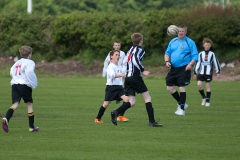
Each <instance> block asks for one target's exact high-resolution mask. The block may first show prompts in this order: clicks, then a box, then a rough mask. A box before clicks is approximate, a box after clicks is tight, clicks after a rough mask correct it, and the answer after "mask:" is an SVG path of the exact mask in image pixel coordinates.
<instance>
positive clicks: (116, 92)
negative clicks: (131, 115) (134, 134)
mask: <svg viewBox="0 0 240 160" xmlns="http://www.w3.org/2000/svg"><path fill="white" fill-rule="evenodd" d="M119 58H120V51H119V50H113V51H111V52H110V61H111V62H110V64H109V65H108V67H107V83H106V89H105V99H104V102H103V105H102V106H101V107H100V109H99V111H98V115H97V117H96V118H95V122H96V123H103V120H102V119H101V118H102V116H103V114H104V112H105V110H106V108H107V107H108V105H109V102H111V101H112V100H116V99H123V101H124V103H123V104H122V106H124V105H126V103H129V102H128V101H129V100H128V97H127V96H125V95H124V89H123V87H122V85H123V81H122V77H124V76H125V75H124V73H123V72H122V66H121V65H119V64H118V61H119ZM122 113H124V112H122ZM118 121H123V122H126V121H128V119H127V118H126V117H124V116H118Z"/></svg>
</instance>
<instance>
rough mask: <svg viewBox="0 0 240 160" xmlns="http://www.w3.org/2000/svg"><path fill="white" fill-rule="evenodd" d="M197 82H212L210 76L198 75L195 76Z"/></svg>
mask: <svg viewBox="0 0 240 160" xmlns="http://www.w3.org/2000/svg"><path fill="white" fill-rule="evenodd" d="M197 80H198V81H205V82H211V81H212V75H205V74H198V75H197Z"/></svg>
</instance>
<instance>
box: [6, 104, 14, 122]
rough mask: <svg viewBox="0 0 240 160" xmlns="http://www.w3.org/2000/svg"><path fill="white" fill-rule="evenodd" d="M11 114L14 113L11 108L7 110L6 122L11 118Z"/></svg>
mask: <svg viewBox="0 0 240 160" xmlns="http://www.w3.org/2000/svg"><path fill="white" fill-rule="evenodd" d="M13 112H14V108H12V107H11V108H9V109H8V111H7V113H6V119H7V121H8V122H9V120H10V119H11V118H12V115H13Z"/></svg>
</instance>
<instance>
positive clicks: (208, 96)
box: [206, 92, 211, 103]
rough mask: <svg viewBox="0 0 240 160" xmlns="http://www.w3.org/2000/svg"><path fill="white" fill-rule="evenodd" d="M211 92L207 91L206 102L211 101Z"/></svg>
mask: <svg viewBox="0 0 240 160" xmlns="http://www.w3.org/2000/svg"><path fill="white" fill-rule="evenodd" d="M210 97H211V92H207V98H206V102H208V103H210Z"/></svg>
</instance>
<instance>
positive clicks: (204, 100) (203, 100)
mask: <svg viewBox="0 0 240 160" xmlns="http://www.w3.org/2000/svg"><path fill="white" fill-rule="evenodd" d="M205 104H206V99H205V98H203V99H202V103H201V105H202V106H205Z"/></svg>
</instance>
